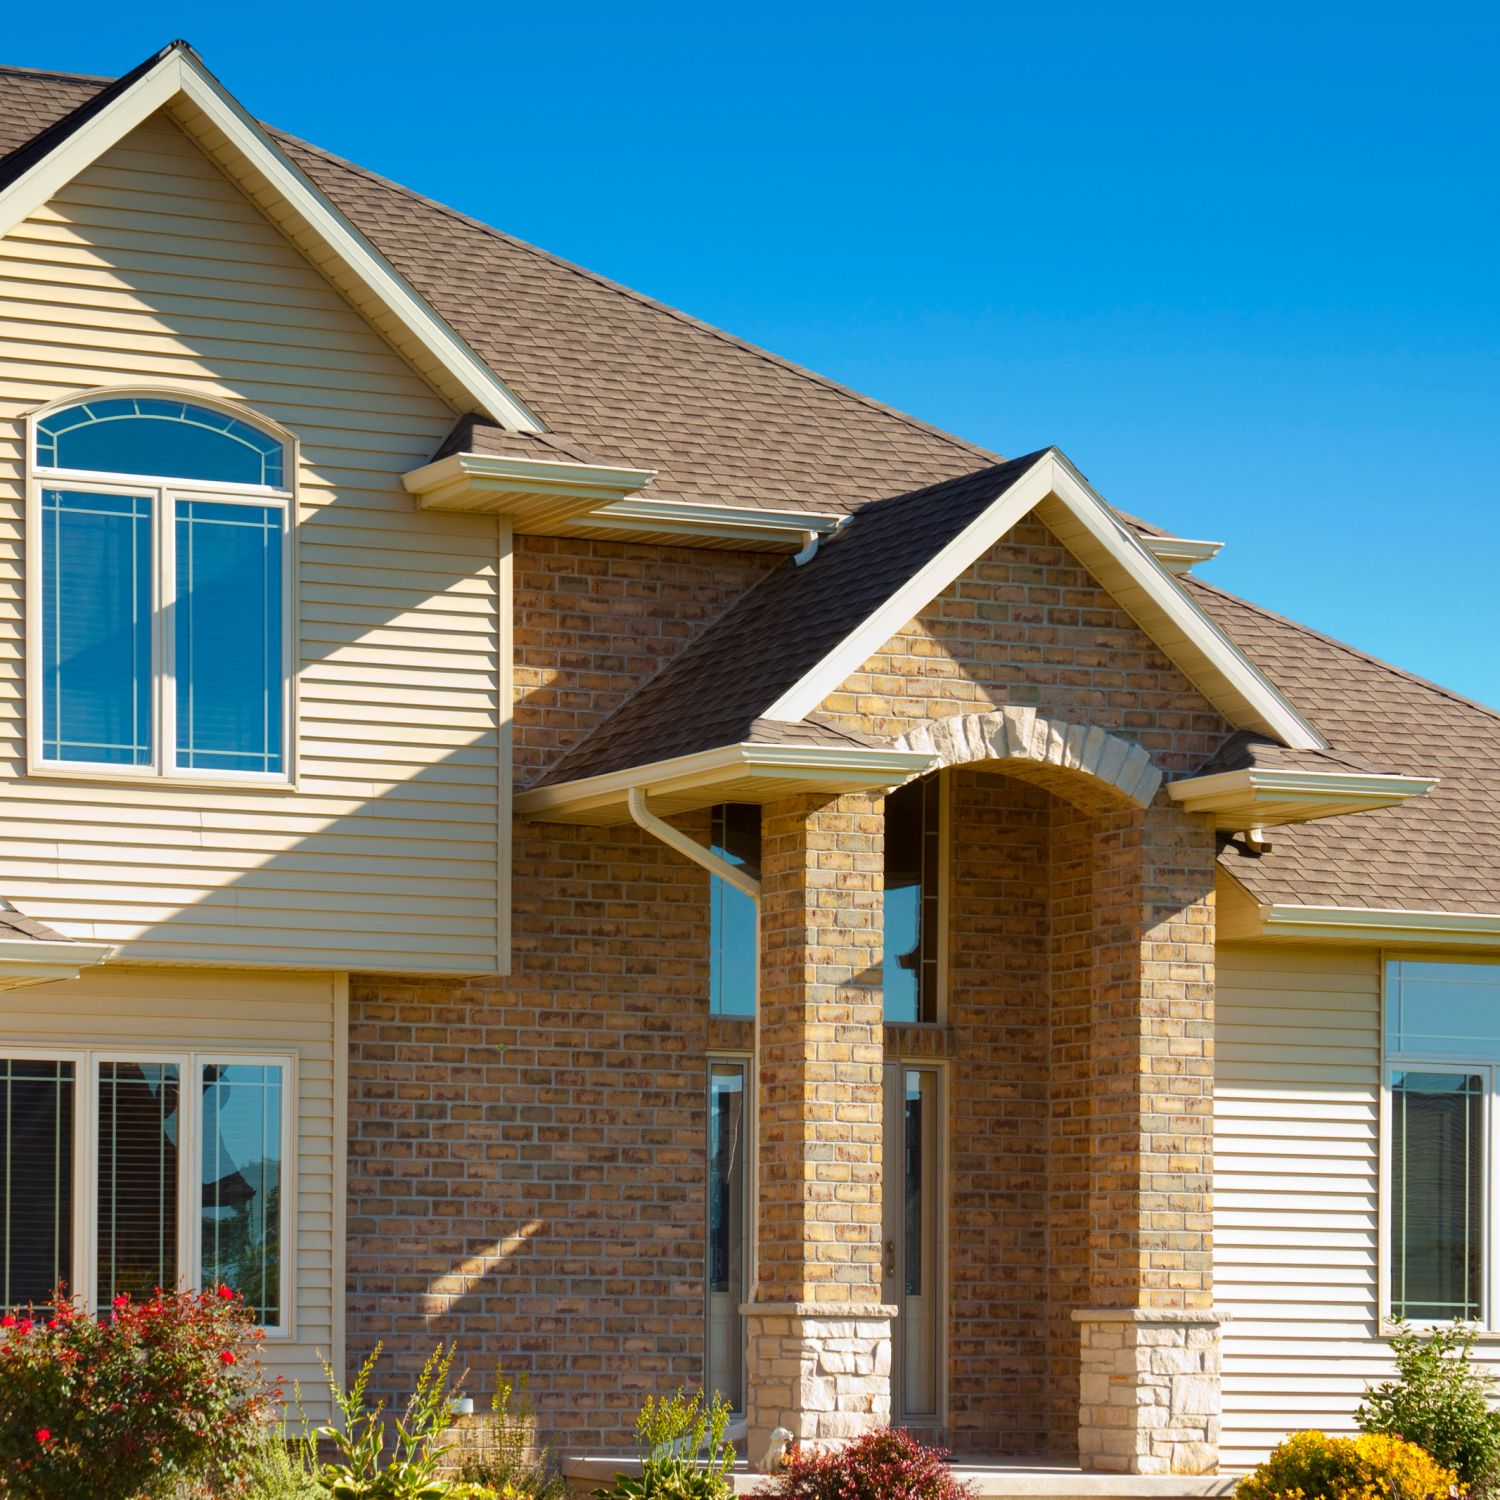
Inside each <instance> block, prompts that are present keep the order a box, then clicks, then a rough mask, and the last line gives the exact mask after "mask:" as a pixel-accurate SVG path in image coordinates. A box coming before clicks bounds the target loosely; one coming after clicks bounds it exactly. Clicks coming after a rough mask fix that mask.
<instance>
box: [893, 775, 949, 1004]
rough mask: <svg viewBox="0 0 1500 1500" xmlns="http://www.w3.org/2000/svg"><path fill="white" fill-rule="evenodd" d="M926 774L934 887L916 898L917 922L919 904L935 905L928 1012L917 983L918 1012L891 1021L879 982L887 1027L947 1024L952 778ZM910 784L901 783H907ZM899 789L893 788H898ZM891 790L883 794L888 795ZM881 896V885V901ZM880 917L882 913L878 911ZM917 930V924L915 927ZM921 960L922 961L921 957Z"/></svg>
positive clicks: (919, 917) (919, 918) (919, 919)
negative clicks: (932, 808) (933, 813)
mask: <svg viewBox="0 0 1500 1500" xmlns="http://www.w3.org/2000/svg"><path fill="white" fill-rule="evenodd" d="M928 777H930V778H931V779H932V781H933V783H934V784H935V786H936V787H937V797H936V801H937V838H936V842H937V889H936V890H935V891H933V892H932V894H931V896H929V895H928V894H927V893H926V891H925V890H924V891H922V894H921V896H920V897H919V901H918V922H919V923H920V921H921V906H922V904H924V903H925V902H926V901H928V900H931V901H932V902H933V904H934V906H935V907H936V909H937V910H936V923H937V952H936V953H935V954H934V955H933V960H934V962H933V970H932V986H933V994H932V1014H931V1015H930V1016H926V1017H924V1016H922V1015H921V1014H920V1008H921V1002H922V987H921V984H920V982H919V983H918V986H917V1005H918V1010H919V1014H918V1015H917V1018H916V1019H915V1020H912V1021H893V1020H891V1019H890V1017H889V1016H887V1015H885V987H884V984H883V983H882V985H881V1014H882V1019H883V1021H884V1024H885V1025H887V1026H901V1027H907V1026H921V1027H924V1028H926V1029H928V1030H933V1029H941V1028H942V1027H944V1026H946V1025H947V1024H948V959H949V952H948V949H949V924H950V920H951V916H952V910H953V907H952V879H953V875H952V869H953V819H952V809H953V778H952V777H951V776H950V775H949V774H948V773H947V772H946V771H944V770H938V771H931V772H928V773H927V776H926V777H921V778H918V779H919V780H927V779H928ZM910 784H911V783H903V785H910ZM900 789H901V788H899V787H898V788H896V790H897V791H899V790H900ZM890 796H891V793H889V792H888V793H887V794H886V797H887V798H889V797H890ZM883 899H884V893H883V887H882V900H883ZM882 917H883V913H882ZM918 930H919V931H920V927H919V929H918ZM884 931H885V928H884V921H883V920H882V924H881V933H882V940H881V953H880V962H881V966H882V968H883V967H884V964H885V939H884ZM924 962H925V960H924Z"/></svg>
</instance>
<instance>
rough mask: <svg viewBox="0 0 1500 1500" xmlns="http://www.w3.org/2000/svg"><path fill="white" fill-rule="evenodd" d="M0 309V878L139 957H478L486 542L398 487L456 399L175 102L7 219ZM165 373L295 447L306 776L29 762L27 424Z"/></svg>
mask: <svg viewBox="0 0 1500 1500" xmlns="http://www.w3.org/2000/svg"><path fill="white" fill-rule="evenodd" d="M0 318H3V320H4V328H5V339H4V341H3V343H0V781H3V787H0V819H3V825H0V826H3V828H4V835H3V838H0V890H3V891H4V892H5V894H6V895H7V896H8V897H9V898H10V899H11V900H13V901H14V902H15V904H16V905H17V906H18V907H19V908H20V909H21V910H23V911H25V912H26V913H28V914H29V915H32V916H36V917H39V918H41V919H43V920H44V921H47V922H49V923H51V924H52V925H54V926H56V927H59V928H61V929H62V930H63V931H64V932H67V933H69V934H71V935H74V936H78V937H89V938H98V939H104V940H107V941H111V942H117V943H120V944H122V945H124V955H125V956H126V957H127V958H129V959H133V960H136V961H145V960H149V961H152V962H162V961H166V962H189V963H192V962H196V963H205V962H207V963H228V964H247V963H266V964H277V965H296V966H307V967H313V968H362V969H384V970H399V971H409V972H433V973H457V974H461V973H476V972H489V971H492V970H494V969H495V968H496V967H497V966H499V961H498V959H497V911H498V907H499V890H498V887H497V881H498V875H499V868H500V863H499V862H500V859H501V855H502V851H501V849H500V847H499V843H498V840H497V828H498V825H499V806H498V803H499V799H500V796H501V791H500V764H499V758H498V757H499V745H498V742H499V736H500V733H501V722H500V711H499V706H498V670H499V660H500V651H501V645H502V638H501V632H502V625H503V626H504V628H505V629H506V630H508V628H509V622H508V621H502V618H501V611H500V597H499V587H500V578H499V573H500V567H501V560H500V553H501V545H502V544H501V540H500V534H499V531H498V528H497V523H496V521H495V519H494V518H493V517H477V516H442V515H426V514H422V513H420V512H418V511H417V510H416V508H415V506H414V505H413V503H412V501H411V499H410V497H409V496H408V495H407V494H406V493H405V491H404V490H403V489H402V487H401V481H400V476H401V474H402V473H403V472H404V471H406V470H408V469H411V468H413V467H415V466H417V465H418V464H420V463H422V462H424V461H426V459H427V458H428V457H429V456H430V454H431V452H432V449H433V448H434V446H435V445H436V443H437V442H438V441H439V439H440V438H441V437H442V436H443V434H444V433H445V432H446V431H447V429H448V428H449V426H450V425H451V424H452V421H453V417H454V413H453V412H452V411H451V410H450V409H449V408H448V407H447V406H446V405H445V404H444V403H443V402H442V401H441V400H439V399H438V397H437V396H436V395H434V394H433V392H432V391H431V390H430V389H429V387H428V386H427V385H426V384H425V383H424V382H423V381H422V380H421V379H420V378H419V377H418V376H417V375H416V374H415V373H414V372H413V371H412V370H411V369H410V368H409V367H408V366H407V365H406V364H405V363H404V362H403V361H402V360H401V359H400V357H398V356H397V355H396V354H395V353H394V352H393V351H392V350H391V349H390V347H389V346H388V345H387V344H386V343H385V342H384V341H383V340H382V339H381V338H380V336H379V335H378V334H377V333H375V332H374V331H373V330H372V329H371V328H370V327H369V326H368V325H367V324H366V323H365V322H364V321H363V320H362V319H361V318H360V316H359V315H358V314H357V313H356V312H355V311H354V310H353V309H352V308H351V307H350V306H349V305H348V303H347V302H345V301H344V299H343V298H342V297H341V296H340V294H339V293H337V292H336V291H335V290H334V289H333V288H332V287H331V286H330V285H329V284H328V283H327V282H326V281H325V280H324V279H323V278H322V277H321V275H320V274H319V273H318V272H317V271H315V270H314V269H313V268H312V267H311V266H310V265H309V264H308V263H307V262H306V261H305V260H304V259H303V257H302V256H301V254H300V253H299V252H298V251H297V250H296V249H295V248H294V247H293V246H292V245H291V244H290V243H289V242H288V241H287V240H285V239H284V238H283V237H282V236H281V234H280V233H279V232H278V231H277V230H276V229H275V228H274V227H272V226H271V225H270V224H269V223H268V222H267V221H266V220H265V218H264V217H263V216H262V215H261V213H260V211H259V209H257V208H256V207H254V206H253V205H252V204H251V203H250V202H249V200H248V199H246V198H245V197H244V196H242V194H241V193H240V191H239V190H238V189H237V188H236V187H234V186H233V185H232V184H231V183H230V182H229V181H228V180H227V179H226V178H225V177H224V176H223V175H222V173H221V172H220V170H219V168H218V167H217V166H216V165H215V164H214V163H212V162H211V161H210V160H209V158H208V157H207V156H205V155H204V154H203V152H202V151H201V150H200V149H199V148H198V147H197V145H196V144H194V143H193V142H192V141H191V140H190V139H189V137H188V136H187V135H186V134H184V133H183V131H182V130H181V129H180V128H179V127H178V126H177V125H176V124H175V123H173V122H172V121H171V120H170V119H169V118H168V117H167V116H166V115H164V114H163V115H158V116H156V117H154V118H153V119H151V120H149V121H147V122H146V123H145V124H144V125H142V126H141V127H140V128H139V129H138V130H136V131H134V132H133V133H132V134H131V135H129V136H128V137H126V138H125V139H124V140H123V141H122V142H120V143H119V145H117V146H116V147H114V148H113V149H112V150H110V151H109V152H107V153H106V154H105V155H104V156H103V157H101V158H100V159H99V161H98V162H96V163H95V164H94V165H93V166H91V167H89V168H87V169H86V170H85V171H83V172H82V173H81V174H80V175H79V176H78V177H77V178H75V179H74V180H73V181H72V182H71V183H70V184H69V185H68V187H67V188H66V189H64V190H63V191H62V192H61V193H60V194H59V195H58V196H57V198H56V199H54V200H53V202H51V203H50V204H48V205H47V207H45V208H44V209H42V210H39V211H38V212H37V213H35V214H34V215H32V217H31V218H30V219H28V220H27V221H26V222H25V223H24V224H22V225H20V226H18V227H17V228H16V229H15V230H14V231H12V232H11V233H10V234H9V235H7V236H6V237H5V238H4V239H0ZM158 382H160V383H165V384H169V385H171V386H172V387H174V388H177V389H187V390H192V391H200V392H202V393H204V394H207V395H213V396H218V397H221V398H225V399H230V400H235V401H239V402H242V403H244V404H245V405H246V406H249V407H251V408H253V409H255V410H257V411H260V412H262V413H264V414H265V415H266V416H268V417H270V418H273V419H274V420H276V421H278V422H280V423H282V424H283V425H284V426H285V427H287V428H288V429H290V430H291V431H292V432H294V433H295V434H296V435H297V437H298V438H299V440H300V443H301V465H300V470H299V474H298V480H299V501H300V506H299V515H298V527H297V542H296V547H297V559H298V583H299V586H298V605H297V632H298V657H297V661H298V671H297V699H298V712H297V715H296V724H297V733H298V743H297V752H298V766H299V772H300V775H299V781H298V785H297V788H296V789H295V790H291V789H282V788H272V789H266V788H256V789H253V790H240V789H231V788H227V787H226V788H221V787H210V788H207V789H203V788H191V787H170V786H165V785H156V786H152V785H149V784H142V783H140V782H120V781H105V780H82V779H76V778H75V779H72V780H67V779H59V778H55V777H41V776H35V777H30V778H28V777H27V776H26V756H25V714H26V702H25V695H24V658H25V646H24V639H25V607H24V598H25V596H24V578H25V549H24V541H25V538H24V526H25V504H24V484H25V471H24V462H25V454H24V426H23V423H22V421H21V420H20V419H21V418H22V416H23V414H24V413H25V412H27V411H28V410H31V409H33V408H35V407H37V406H39V405H42V404H44V403H46V402H49V401H52V400H55V399H57V398H59V397H63V396H67V395H70V394H73V393H76V392H78V391H82V390H88V389H92V388H95V387H100V386H110V385H124V384H143V383H144V384H151V383H158ZM507 795H508V791H507Z"/></svg>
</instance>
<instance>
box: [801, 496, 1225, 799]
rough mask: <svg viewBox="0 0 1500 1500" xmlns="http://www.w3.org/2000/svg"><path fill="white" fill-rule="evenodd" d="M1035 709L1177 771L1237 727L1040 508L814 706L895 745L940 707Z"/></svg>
mask: <svg viewBox="0 0 1500 1500" xmlns="http://www.w3.org/2000/svg"><path fill="white" fill-rule="evenodd" d="M1002 707H1030V708H1036V709H1038V710H1039V711H1041V712H1042V713H1044V714H1045V715H1047V716H1048V717H1053V718H1057V719H1061V720H1065V721H1068V722H1071V723H1077V724H1088V725H1092V726H1095V727H1098V728H1100V729H1104V730H1106V731H1109V732H1111V733H1115V734H1119V735H1121V736H1122V737H1124V738H1126V739H1131V740H1134V741H1136V742H1137V743H1139V744H1140V745H1141V746H1142V747H1143V748H1145V749H1147V750H1148V751H1150V752H1151V754H1152V757H1153V760H1155V762H1156V764H1157V765H1158V766H1159V767H1160V768H1161V769H1162V770H1163V771H1165V772H1167V773H1168V774H1169V775H1183V774H1185V773H1187V772H1189V771H1191V770H1194V769H1195V768H1196V767H1197V766H1199V765H1201V764H1202V763H1203V762H1204V761H1205V760H1207V759H1208V757H1209V756H1210V755H1211V754H1212V753H1213V751H1214V750H1215V749H1216V748H1217V747H1218V746H1219V745H1220V744H1221V743H1222V742H1223V740H1224V738H1225V736H1226V735H1227V734H1228V733H1229V732H1230V728H1231V726H1230V725H1229V724H1228V722H1227V721H1226V720H1225V718H1224V716H1223V714H1222V713H1221V712H1220V711H1219V710H1218V709H1217V708H1216V707H1215V706H1214V705H1213V704H1212V703H1210V702H1209V701H1208V699H1207V698H1206V697H1205V696H1204V695H1203V693H1202V692H1201V691H1200V690H1199V689H1198V688H1196V687H1195V686H1194V685H1193V684H1192V683H1191V682H1190V681H1189V680H1188V678H1187V677H1186V676H1185V675H1184V673H1183V672H1182V670H1181V669H1180V668H1179V667H1177V666H1176V665H1175V664H1174V663H1173V662H1172V661H1171V660H1170V658H1168V656H1167V655H1166V654H1165V652H1163V651H1162V649H1161V648H1160V647H1159V646H1158V645H1157V644H1156V643H1155V642H1154V641H1153V640H1152V639H1151V638H1150V637H1149V636H1148V635H1147V634H1146V632H1145V631H1144V630H1143V629H1141V627H1140V626H1139V625H1137V624H1136V622H1135V621H1134V620H1133V619H1132V618H1131V617H1130V616H1129V615H1128V614H1127V613H1126V612H1125V611H1124V609H1122V608H1121V606H1120V605H1119V604H1118V603H1117V602H1116V601H1115V599H1114V598H1113V597H1112V596H1111V595H1110V593H1109V592H1108V591H1107V590H1106V589H1105V588H1104V587H1103V586H1102V585H1101V584H1100V583H1099V582H1098V580H1097V579H1095V578H1094V577H1093V576H1092V575H1091V574H1090V573H1089V571H1088V570H1087V569H1086V568H1085V567H1084V566H1083V564H1082V563H1081V562H1079V560H1078V559H1077V558H1076V557H1075V556H1074V555H1073V554H1072V553H1071V552H1070V551H1069V550H1068V549H1067V548H1066V547H1065V546H1063V544H1062V543H1061V542H1060V541H1059V540H1058V539H1057V537H1056V535H1055V534H1054V533H1053V532H1052V531H1050V530H1049V529H1048V528H1047V526H1046V525H1045V524H1044V523H1043V522H1042V521H1041V520H1040V518H1039V517H1038V516H1037V515H1036V514H1035V513H1034V512H1033V513H1032V514H1031V515H1029V516H1027V517H1026V518H1025V519H1023V520H1022V521H1020V522H1019V523H1018V524H1017V525H1016V526H1014V527H1013V528H1012V529H1011V531H1010V532H1009V533H1007V534H1006V536H1004V537H1003V538H1001V539H1000V540H999V541H998V542H996V543H995V544H994V545H993V546H992V547H991V548H990V549H989V550H988V551H987V552H986V553H984V554H983V556H981V557H980V558H978V559H977V560H976V561H975V562H973V563H971V564H970V565H969V567H967V568H966V569H965V570H964V571H963V572H962V573H961V574H960V575H959V576H958V577H957V578H956V579H955V580H954V581H953V582H952V583H950V584H949V585H948V587H947V588H945V589H944V590H943V591H942V593H941V594H939V595H938V596H937V597H936V598H935V599H933V600H931V601H930V602H929V603H928V604H927V605H926V607H925V608H923V609H922V610H921V611H920V612H919V613H918V614H917V615H916V616H915V618H913V619H912V620H910V621H909V622H908V623H907V624H905V625H903V626H902V627H901V628H900V629H899V630H898V631H896V633H895V634H894V635H892V636H891V637H890V638H889V639H888V640H887V641H885V642H884V643H883V644H882V645H881V646H880V647H879V648H878V649H877V650H875V651H874V652H872V653H871V654H870V656H869V657H868V658H867V659H866V660H865V661H864V662H863V663H862V664H861V665H860V666H859V667H858V668H857V669H856V670H855V671H853V672H851V673H850V674H849V676H848V677H846V678H845V679H844V681H843V682H842V683H840V684H839V686H838V687H837V688H835V689H834V690H833V691H832V692H830V693H829V694H828V695H827V697H825V698H824V699H823V701H822V702H821V703H820V704H819V712H820V713H821V714H823V715H825V716H827V717H828V718H830V719H832V720H833V721H835V722H837V723H838V724H840V725H842V726H843V727H845V728H846V729H848V730H850V731H851V732H854V733H859V734H866V735H870V736H873V737H874V738H876V739H879V740H881V741H886V742H894V741H895V740H897V739H899V738H900V737H901V736H902V735H904V734H905V733H906V732H907V731H908V730H910V729H912V728H914V727H915V726H916V725H918V724H920V723H923V722H925V721H928V720H931V719H935V718H947V717H950V716H952V715H955V714H963V713H971V712H975V711H982V710H987V709H995V708H1002Z"/></svg>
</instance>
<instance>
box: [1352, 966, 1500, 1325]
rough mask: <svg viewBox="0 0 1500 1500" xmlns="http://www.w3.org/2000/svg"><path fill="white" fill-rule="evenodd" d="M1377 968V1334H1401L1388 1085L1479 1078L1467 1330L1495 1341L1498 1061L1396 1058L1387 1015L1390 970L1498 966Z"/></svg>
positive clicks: (1428, 1321)
mask: <svg viewBox="0 0 1500 1500" xmlns="http://www.w3.org/2000/svg"><path fill="white" fill-rule="evenodd" d="M1378 961H1379V964H1380V1005H1379V1024H1380V1045H1379V1053H1380V1093H1379V1098H1378V1104H1377V1114H1378V1120H1377V1146H1376V1149H1377V1152H1378V1161H1377V1168H1378V1170H1377V1177H1376V1183H1377V1186H1376V1192H1377V1200H1376V1215H1375V1219H1376V1231H1375V1232H1376V1237H1377V1245H1376V1255H1375V1274H1376V1278H1377V1286H1376V1326H1377V1330H1378V1332H1379V1335H1380V1336H1381V1337H1382V1338H1385V1337H1389V1335H1390V1334H1392V1333H1394V1332H1395V1331H1396V1329H1397V1328H1398V1327H1400V1326H1401V1321H1402V1320H1398V1319H1397V1317H1396V1315H1395V1313H1394V1312H1393V1310H1392V1297H1391V1276H1392V1273H1393V1271H1394V1269H1395V1241H1394V1236H1395V1229H1396V1214H1395V1202H1394V1192H1395V1189H1394V1184H1393V1175H1394V1174H1393V1167H1394V1165H1395V1158H1394V1149H1395V1147H1394V1130H1395V1114H1396V1110H1395V1100H1394V1097H1393V1096H1394V1091H1393V1089H1392V1086H1391V1085H1392V1080H1393V1079H1394V1077H1395V1075H1396V1074H1397V1073H1447V1074H1456V1075H1469V1076H1472V1075H1476V1074H1477V1075H1479V1076H1481V1077H1483V1079H1484V1081H1485V1084H1484V1099H1483V1116H1482V1124H1481V1134H1482V1137H1483V1141H1484V1169H1483V1181H1484V1187H1485V1193H1486V1194H1487V1201H1486V1204H1485V1213H1484V1218H1483V1225H1484V1236H1485V1241H1484V1249H1483V1254H1482V1256H1481V1263H1482V1267H1483V1274H1482V1275H1481V1277H1480V1288H1479V1302H1480V1308H1481V1313H1480V1316H1479V1318H1478V1319H1477V1321H1474V1322H1472V1323H1469V1324H1468V1325H1467V1326H1468V1327H1471V1328H1474V1329H1475V1330H1476V1331H1477V1332H1478V1334H1479V1337H1480V1339H1481V1341H1482V1342H1484V1343H1487V1344H1488V1343H1492V1342H1496V1341H1500V1307H1497V1302H1500V1295H1497V1294H1500V1267H1497V1266H1496V1260H1497V1257H1500V1056H1497V1057H1496V1059H1495V1061H1494V1062H1489V1063H1486V1062H1474V1061H1472V1060H1470V1061H1465V1060H1463V1059H1461V1058H1460V1059H1452V1058H1443V1057H1439V1056H1435V1055H1434V1054H1432V1053H1422V1052H1401V1051H1399V1050H1392V1048H1391V1047H1390V1015H1391V998H1392V997H1391V967H1392V965H1393V964H1397V963H1403V962H1415V963H1444V964H1446V963H1450V962H1451V963H1452V964H1454V965H1455V966H1459V965H1488V966H1489V967H1491V968H1496V969H1497V970H1500V960H1497V959H1496V958H1495V956H1494V955H1484V954H1462V955H1460V954H1454V955H1452V957H1451V958H1450V957H1449V956H1448V955H1446V954H1445V955H1435V954H1432V953H1412V952H1406V951H1402V950H1382V951H1381V953H1380V955H1379V960H1378ZM1404 1321H1405V1322H1406V1324H1407V1325H1408V1326H1410V1327H1412V1328H1436V1327H1446V1326H1447V1324H1448V1323H1449V1322H1450V1321H1451V1320H1449V1319H1446V1318H1408V1319H1405V1320H1404Z"/></svg>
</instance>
